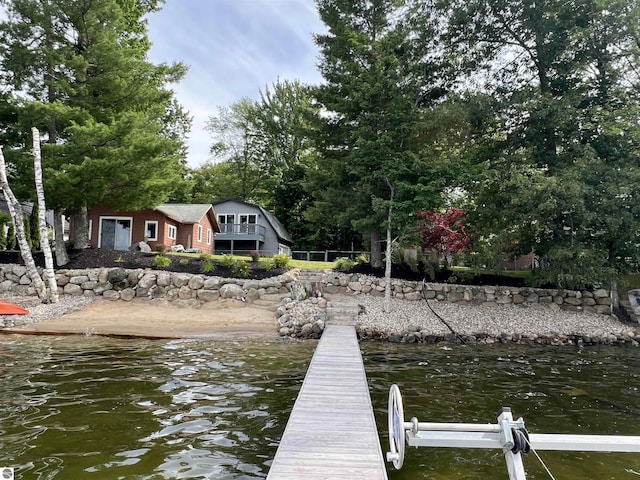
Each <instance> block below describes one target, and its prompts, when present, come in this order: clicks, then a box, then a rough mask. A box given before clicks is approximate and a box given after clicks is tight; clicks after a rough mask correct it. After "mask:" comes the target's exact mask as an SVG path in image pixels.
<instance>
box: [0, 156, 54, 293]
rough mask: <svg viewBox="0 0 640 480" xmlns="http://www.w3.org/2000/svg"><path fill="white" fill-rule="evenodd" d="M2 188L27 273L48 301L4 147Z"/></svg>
mask: <svg viewBox="0 0 640 480" xmlns="http://www.w3.org/2000/svg"><path fill="white" fill-rule="evenodd" d="M0 188H2V192H3V193H4V197H5V199H6V201H7V207H8V208H9V213H10V214H11V218H12V219H13V226H14V227H15V230H16V238H17V239H18V245H19V246H20V254H21V255H22V259H23V260H24V264H25V266H26V267H27V275H29V278H31V282H32V284H33V287H34V288H35V290H36V293H37V294H38V297H39V298H40V300H42V301H43V302H46V301H47V287H46V286H45V284H44V282H43V281H42V278H41V277H40V274H39V273H38V269H37V268H36V263H35V262H34V261H33V255H31V249H30V248H29V244H28V243H27V237H26V236H25V233H24V216H23V215H22V207H21V206H20V202H18V199H17V198H16V197H15V195H14V194H13V191H12V190H11V187H9V181H8V180H7V167H6V164H5V161H4V153H2V147H0Z"/></svg>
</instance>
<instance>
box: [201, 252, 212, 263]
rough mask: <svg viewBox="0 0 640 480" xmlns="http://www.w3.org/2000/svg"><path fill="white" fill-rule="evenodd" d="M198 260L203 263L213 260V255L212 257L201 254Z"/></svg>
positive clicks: (207, 254) (208, 254)
mask: <svg viewBox="0 0 640 480" xmlns="http://www.w3.org/2000/svg"><path fill="white" fill-rule="evenodd" d="M198 260H200V261H201V262H206V261H207V260H213V255H211V254H210V253H201V254H200V255H198Z"/></svg>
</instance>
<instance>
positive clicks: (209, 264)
mask: <svg viewBox="0 0 640 480" xmlns="http://www.w3.org/2000/svg"><path fill="white" fill-rule="evenodd" d="M214 269H215V265H214V264H213V260H203V261H202V263H201V264H200V271H201V272H202V273H209V272H212V271H213V270H214Z"/></svg>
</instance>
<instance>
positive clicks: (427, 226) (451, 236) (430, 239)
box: [416, 208, 469, 257]
mask: <svg viewBox="0 0 640 480" xmlns="http://www.w3.org/2000/svg"><path fill="white" fill-rule="evenodd" d="M416 215H417V217H418V218H420V219H421V222H420V224H419V225H418V227H417V232H418V235H420V239H421V240H422V249H423V250H424V251H432V252H435V253H436V254H437V255H438V256H439V257H441V256H446V255H451V254H455V253H460V252H463V251H464V250H465V249H466V248H467V247H468V246H469V237H468V236H467V234H466V232H465V229H464V224H463V220H464V211H462V210H460V209H459V208H448V209H447V210H446V211H445V212H444V213H440V212H437V211H429V212H427V211H423V212H418V213H417V214H416Z"/></svg>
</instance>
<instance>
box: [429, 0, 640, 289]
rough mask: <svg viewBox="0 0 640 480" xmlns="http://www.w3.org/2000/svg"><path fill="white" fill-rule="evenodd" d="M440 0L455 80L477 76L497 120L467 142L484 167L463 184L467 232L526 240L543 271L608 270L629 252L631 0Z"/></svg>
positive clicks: (633, 179) (633, 192)
mask: <svg viewBox="0 0 640 480" xmlns="http://www.w3.org/2000/svg"><path fill="white" fill-rule="evenodd" d="M440 6H441V7H442V8H441V10H440V12H441V13H442V14H443V16H444V19H443V21H442V24H443V25H445V28H444V31H443V36H442V38H443V44H444V45H445V46H446V48H445V49H444V50H445V51H446V52H447V53H448V54H449V56H450V57H451V58H453V57H454V56H455V57H456V58H457V59H458V64H459V66H460V67H461V70H460V72H462V74H461V75H459V77H458V79H459V80H461V81H463V80H468V79H470V78H473V79H474V80H475V82H476V83H478V82H477V81H478V79H485V82H484V83H482V84H481V85H480V86H479V88H480V89H482V91H484V92H489V93H490V94H491V96H492V97H493V99H494V101H493V104H492V105H491V109H492V110H493V113H494V119H495V122H494V127H495V128H492V129H488V130H487V131H486V132H485V134H484V135H482V136H481V137H479V138H478V141H477V142H476V143H474V144H473V145H470V150H472V151H473V152H475V154H476V155H475V159H476V160H477V165H482V166H483V167H484V173H483V174H482V175H481V176H479V177H477V178H475V179H473V180H472V181H470V182H469V183H468V184H467V187H468V190H469V192H470V195H471V196H472V202H471V203H472V204H473V206H474V207H475V208H474V209H472V210H470V211H469V214H470V215H469V217H470V221H471V224H472V226H473V228H474V230H475V231H476V235H478V236H483V237H485V238H489V237H490V236H494V235H498V236H500V237H502V239H501V240H500V241H501V243H504V244H509V245H511V246H512V247H516V248H517V249H518V250H520V251H523V252H526V253H528V252H529V251H531V250H532V249H533V250H535V251H536V253H537V254H538V255H540V256H542V257H543V258H544V259H545V260H546V263H547V265H548V267H547V268H546V270H545V275H546V278H543V280H546V281H552V282H554V283H560V284H562V285H566V286H581V285H584V284H589V283H593V282H602V281H605V280H608V279H610V277H611V275H612V274H613V272H614V271H616V270H617V271H620V270H621V269H622V268H624V267H625V264H628V262H627V261H626V260H625V259H628V258H630V257H631V258H638V249H637V247H635V245H634V241H633V240H632V239H633V238H635V237H636V236H637V234H638V233H640V217H638V216H637V213H638V212H637V203H636V199H637V197H638V188H639V187H638V180H640V178H639V174H640V172H639V167H638V165H637V162H636V161H635V159H634V156H635V152H637V151H638V144H637V139H638V138H639V137H638V135H637V133H636V132H637V131H638V128H639V127H638V122H637V118H638V117H637V112H638V111H637V108H636V107H635V106H631V105H635V104H637V94H638V92H639V91H640V90H639V89H638V86H639V84H638V76H637V73H636V72H637V71H638V70H637V66H638V62H637V60H638V59H637V48H636V45H637V42H636V40H635V39H637V33H638V27H637V25H638V14H639V11H640V8H639V7H640V5H639V3H638V2H637V1H633V2H630V3H629V2H621V1H614V2H607V4H606V5H605V4H602V3H597V2H590V1H586V0H584V1H578V2H573V3H567V2H562V1H560V0H547V1H545V2H536V3H535V5H534V4H532V3H531V2H525V1H515V2H506V1H503V0H491V1H488V2H485V1H465V2H462V1H457V0H456V1H451V2H447V4H446V5H444V3H443V4H441V5H440ZM505 59H508V60H505ZM612 212H615V213H613V214H612Z"/></svg>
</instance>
